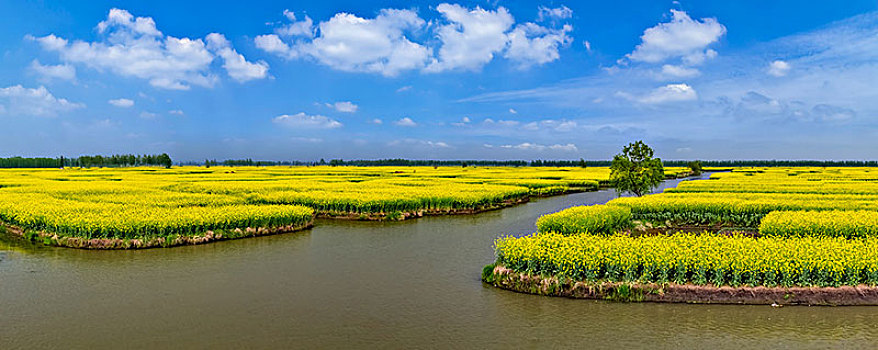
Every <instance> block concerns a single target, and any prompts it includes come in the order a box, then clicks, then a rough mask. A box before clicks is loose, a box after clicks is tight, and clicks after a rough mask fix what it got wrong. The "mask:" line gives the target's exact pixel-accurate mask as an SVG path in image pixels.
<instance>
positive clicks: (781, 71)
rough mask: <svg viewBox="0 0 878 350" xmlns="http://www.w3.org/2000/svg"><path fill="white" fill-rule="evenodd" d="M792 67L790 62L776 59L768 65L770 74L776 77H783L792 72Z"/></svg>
mask: <svg viewBox="0 0 878 350" xmlns="http://www.w3.org/2000/svg"><path fill="white" fill-rule="evenodd" d="M790 68H792V67H790V64H789V63H787V62H785V61H781V60H776V61H774V62H771V63H770V64H769V65H768V75H771V76H774V77H782V76H784V75H787V73H789V72H790Z"/></svg>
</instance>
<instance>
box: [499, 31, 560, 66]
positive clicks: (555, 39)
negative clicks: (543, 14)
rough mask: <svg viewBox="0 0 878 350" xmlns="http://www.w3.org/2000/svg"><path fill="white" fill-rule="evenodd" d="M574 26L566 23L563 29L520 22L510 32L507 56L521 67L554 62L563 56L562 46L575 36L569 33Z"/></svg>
mask: <svg viewBox="0 0 878 350" xmlns="http://www.w3.org/2000/svg"><path fill="white" fill-rule="evenodd" d="M572 30H573V27H572V26H570V25H569V24H565V25H564V26H562V27H561V29H549V28H546V27H542V26H539V25H536V24H534V23H525V24H519V25H517V26H516V27H515V29H513V30H512V32H510V33H509V36H508V37H509V46H508V47H507V49H506V54H505V55H504V56H505V57H506V58H508V59H511V60H513V61H515V62H517V63H518V65H519V67H520V68H527V67H530V66H532V65H535V64H544V63H548V62H552V61H554V60H557V59H558V58H560V57H561V54H560V53H558V49H559V48H560V47H564V46H568V45H570V43H571V42H573V38H572V37H570V36H569V35H567V33H569V32H570V31H572Z"/></svg>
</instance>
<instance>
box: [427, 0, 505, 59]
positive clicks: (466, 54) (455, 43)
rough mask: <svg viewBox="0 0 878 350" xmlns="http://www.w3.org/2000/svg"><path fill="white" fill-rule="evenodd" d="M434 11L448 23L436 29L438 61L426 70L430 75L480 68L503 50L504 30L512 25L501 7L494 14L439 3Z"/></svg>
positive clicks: (482, 10) (487, 11) (492, 12)
mask: <svg viewBox="0 0 878 350" xmlns="http://www.w3.org/2000/svg"><path fill="white" fill-rule="evenodd" d="M436 11H438V12H439V13H441V14H442V16H443V17H444V18H445V19H446V20H447V21H448V22H449V23H448V24H444V25H441V26H439V27H438V29H436V33H437V36H438V37H439V40H440V41H441V42H442V46H441V47H440V48H439V53H438V59H434V61H433V63H431V64H430V66H429V67H427V71H430V72H441V71H445V70H451V69H465V70H478V69H480V68H482V66H484V65H485V64H486V63H488V62H490V61H491V60H492V59H494V55H495V54H497V53H499V52H501V51H502V50H503V49H504V48H505V47H506V43H507V42H508V40H509V38H508V37H507V35H506V31H507V30H509V28H511V27H512V24H514V23H515V19H513V18H512V15H511V14H509V11H508V10H506V8H504V7H499V8H497V10H496V11H489V10H484V9H482V8H481V7H478V6H476V8H475V9H472V10H468V9H467V8H465V7H462V6H460V5H456V4H447V3H442V4H439V6H437V7H436Z"/></svg>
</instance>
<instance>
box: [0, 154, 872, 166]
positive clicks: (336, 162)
mask: <svg viewBox="0 0 878 350" xmlns="http://www.w3.org/2000/svg"><path fill="white" fill-rule="evenodd" d="M611 162H612V161H610V160H585V159H579V160H540V159H537V160H530V161H527V160H412V159H375V160H343V159H331V160H329V161H328V162H327V161H326V160H324V159H321V160H319V161H266V160H253V159H227V160H224V161H217V160H204V161H201V162H194V161H187V162H178V163H176V164H177V165H195V166H217V165H222V166H238V167H240V166H318V165H329V166H458V167H467V166H510V167H522V166H534V167H589V166H595V167H600V166H610V163H611ZM689 162H690V161H689V160H665V161H662V163H663V164H664V166H666V167H687V166H688V165H689ZM700 162H701V166H702V167H706V168H725V167H802V166H810V167H878V161H874V160H868V161H863V160H840V161H834V160H702V161H700ZM174 164H175V163H173V161H172V160H171V157H170V156H168V155H167V154H164V153H163V154H158V155H133V154H127V155H112V156H100V155H96V156H80V157H78V158H65V157H58V158H22V157H12V158H0V168H60V167H62V165H63V166H65V167H85V168H92V167H98V168H100V167H130V166H162V167H170V166H171V165H174Z"/></svg>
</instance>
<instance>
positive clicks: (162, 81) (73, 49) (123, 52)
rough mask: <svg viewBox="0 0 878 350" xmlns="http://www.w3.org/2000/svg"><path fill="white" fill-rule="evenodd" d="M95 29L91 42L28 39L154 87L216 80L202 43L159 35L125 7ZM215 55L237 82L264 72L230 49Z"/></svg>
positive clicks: (152, 23)
mask: <svg viewBox="0 0 878 350" xmlns="http://www.w3.org/2000/svg"><path fill="white" fill-rule="evenodd" d="M97 29H98V33H99V34H100V35H101V36H102V38H101V39H102V40H100V41H94V42H85V41H80V40H77V41H74V42H72V43H70V42H68V40H67V39H63V38H60V37H57V36H55V35H54V34H49V35H47V36H44V37H39V38H33V37H30V38H32V39H33V40H35V41H37V42H38V43H39V44H40V45H41V46H42V47H43V49H45V50H47V51H53V52H57V53H58V55H59V56H60V58H61V60H63V61H64V62H67V63H76V64H82V65H85V66H87V67H90V68H93V69H96V70H99V71H110V72H112V73H114V74H117V75H121V76H124V77H136V78H140V79H145V80H148V81H149V83H150V85H152V86H154V87H157V88H163V89H172V90H187V89H189V88H190V87H191V86H192V85H197V86H202V87H210V86H213V84H214V83H215V81H216V80H217V78H216V76H215V75H214V74H213V73H212V72H211V70H210V64H211V63H212V62H213V60H214V58H215V56H214V54H213V53H212V52H211V51H210V50H208V48H207V47H206V45H205V43H204V41H202V40H201V39H190V38H176V37H173V36H170V35H168V36H165V35H164V34H163V33H162V32H161V31H159V30H158V29H157V28H156V23H155V21H154V20H153V19H152V18H150V17H134V16H133V15H132V14H131V13H129V12H128V11H126V10H122V9H117V8H114V9H111V10H110V12H109V14H108V15H107V18H106V19H105V20H104V21H101V22H100V23H98V26H97ZM223 39H224V38H223ZM218 54H220V55H221V56H222V57H223V58H224V60H225V64H224V67H225V68H226V70H227V71H228V72H229V75H230V76H231V77H232V78H234V79H236V80H239V81H244V80H249V79H254V78H257V77H259V75H260V73H259V71H260V69H262V68H264V69H266V70H267V65H263V64H260V63H256V64H255V65H256V66H255V67H254V66H251V65H252V63H249V62H247V61H246V60H244V59H243V56H240V55H239V54H237V53H236V52H234V50H232V49H231V48H227V49H221V50H219V52H218ZM263 73H264V72H263ZM263 77H264V74H263Z"/></svg>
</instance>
